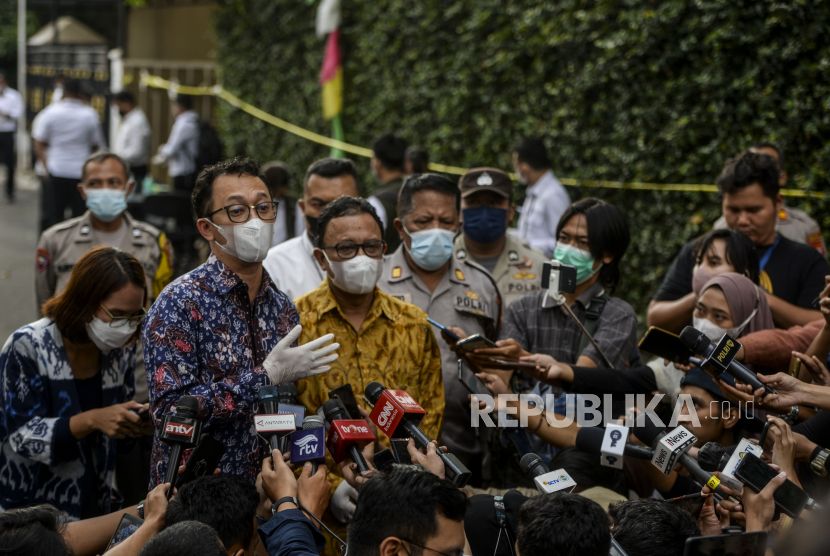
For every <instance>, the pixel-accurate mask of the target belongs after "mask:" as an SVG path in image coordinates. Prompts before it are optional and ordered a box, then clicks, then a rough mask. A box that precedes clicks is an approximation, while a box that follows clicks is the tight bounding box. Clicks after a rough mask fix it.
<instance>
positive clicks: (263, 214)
mask: <svg viewBox="0 0 830 556" xmlns="http://www.w3.org/2000/svg"><path fill="white" fill-rule="evenodd" d="M278 206H279V202H278V201H263V202H261V203H257V204H256V205H252V206H248V205H228V206H226V207H222V208H220V209H218V210H215V211H213V212H211V213H210V214H208V215H207V217H208V218H210V217H211V216H213V215H214V214H216V213H217V212H222V211H223V210H224V211H225V212H226V213H227V214H228V220H230V221H231V222H233V223H234V224H241V223H243V222H247V221H248V219H249V218H251V209H255V210H256V215H257V216H259V219H260V220H263V221H265V222H270V221H271V220H276V218H277V207H278Z"/></svg>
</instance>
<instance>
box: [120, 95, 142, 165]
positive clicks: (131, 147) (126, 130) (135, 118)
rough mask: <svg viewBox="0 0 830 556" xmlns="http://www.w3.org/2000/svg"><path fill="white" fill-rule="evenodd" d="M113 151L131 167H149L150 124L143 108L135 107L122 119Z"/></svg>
mask: <svg viewBox="0 0 830 556" xmlns="http://www.w3.org/2000/svg"><path fill="white" fill-rule="evenodd" d="M113 150H114V151H115V154H117V155H119V156H121V157H123V158H124V160H126V161H127V162H129V163H130V166H146V165H147V161H148V160H150V122H148V121H147V116H145V115H144V111H142V110H141V108H138V107H135V108H133V109H132V110H130V111H129V112H127V113H126V114H124V116H123V117H122V118H121V123H120V124H119V126H118V132H117V133H116V135H115V144H114V145H113Z"/></svg>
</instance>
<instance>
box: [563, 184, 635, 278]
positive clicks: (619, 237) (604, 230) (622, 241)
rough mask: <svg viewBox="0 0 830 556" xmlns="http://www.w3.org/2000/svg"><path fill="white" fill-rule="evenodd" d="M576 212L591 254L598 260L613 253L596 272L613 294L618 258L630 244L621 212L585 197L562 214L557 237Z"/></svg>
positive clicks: (618, 263) (619, 258)
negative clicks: (583, 223)
mask: <svg viewBox="0 0 830 556" xmlns="http://www.w3.org/2000/svg"><path fill="white" fill-rule="evenodd" d="M577 214H584V215H585V219H586V220H587V221H588V242H589V243H590V244H591V255H593V257H594V258H595V259H601V258H603V257H604V256H605V255H609V254H610V255H613V256H614V260H613V261H611V262H610V263H608V264H604V265H602V267H601V268H600V271H599V281H600V283H601V284H602V285H603V287H604V288H605V289H607V290H608V291H609V293H613V292H614V289H615V288H616V287H617V283H618V282H619V281H620V260H621V259H622V258H623V255H625V252H626V250H627V249H628V245H629V244H630V243H631V232H630V231H629V229H628V221H626V219H625V215H623V213H622V211H620V209H618V208H617V207H615V206H614V205H612V204H611V203H606V202H605V201H601V200H599V199H596V198H594V197H589V198H587V199H582V200H580V201H577V202H575V203H574V204H572V205H571V206H569V207H568V208H567V209H565V213H564V214H563V215H562V218H560V219H559V224H558V225H557V226H556V237H557V239H558V238H559V232H561V231H562V228H564V227H565V224H567V223H568V220H570V219H571V218H573V217H574V216H576V215H577Z"/></svg>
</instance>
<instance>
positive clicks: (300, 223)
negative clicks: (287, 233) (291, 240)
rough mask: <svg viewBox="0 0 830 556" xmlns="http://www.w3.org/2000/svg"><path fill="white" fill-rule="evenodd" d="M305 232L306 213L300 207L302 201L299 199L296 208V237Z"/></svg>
mask: <svg viewBox="0 0 830 556" xmlns="http://www.w3.org/2000/svg"><path fill="white" fill-rule="evenodd" d="M304 233H305V215H304V214H303V211H302V209H301V208H300V201H299V200H298V201H297V206H296V207H295V208H294V237H300V236H301V235H303V234H304Z"/></svg>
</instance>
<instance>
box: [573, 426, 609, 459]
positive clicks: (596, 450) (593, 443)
mask: <svg viewBox="0 0 830 556" xmlns="http://www.w3.org/2000/svg"><path fill="white" fill-rule="evenodd" d="M604 436H605V430H604V429H601V428H599V427H582V428H581V429H579V430H578V431H577V432H576V442H575V444H576V447H577V448H579V449H580V450H582V451H583V452H586V453H588V454H594V455H596V456H598V455H600V454H601V453H602V440H603V438H604Z"/></svg>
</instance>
